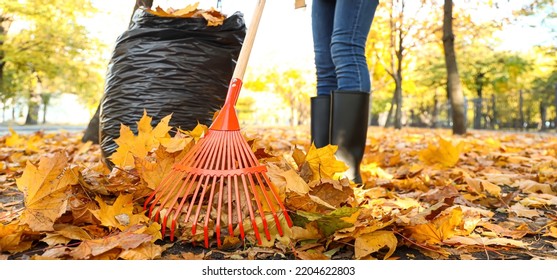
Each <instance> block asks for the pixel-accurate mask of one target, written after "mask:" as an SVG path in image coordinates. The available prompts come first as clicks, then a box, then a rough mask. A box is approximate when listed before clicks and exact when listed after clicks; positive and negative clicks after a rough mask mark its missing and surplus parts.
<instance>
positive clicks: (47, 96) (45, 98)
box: [41, 93, 52, 124]
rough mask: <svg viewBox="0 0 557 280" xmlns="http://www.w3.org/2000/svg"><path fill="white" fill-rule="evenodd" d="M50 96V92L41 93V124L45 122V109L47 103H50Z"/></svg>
mask: <svg viewBox="0 0 557 280" xmlns="http://www.w3.org/2000/svg"><path fill="white" fill-rule="evenodd" d="M51 97H52V94H50V93H44V94H41V101H42V103H43V124H45V123H46V111H47V108H48V105H49V104H50V98H51Z"/></svg>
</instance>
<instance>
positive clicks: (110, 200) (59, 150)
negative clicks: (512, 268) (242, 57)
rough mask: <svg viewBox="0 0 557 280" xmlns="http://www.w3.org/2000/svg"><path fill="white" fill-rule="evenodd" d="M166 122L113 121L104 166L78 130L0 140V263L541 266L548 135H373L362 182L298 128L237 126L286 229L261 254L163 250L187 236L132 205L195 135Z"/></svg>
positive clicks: (555, 194)
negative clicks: (528, 261) (428, 261)
mask: <svg viewBox="0 0 557 280" xmlns="http://www.w3.org/2000/svg"><path fill="white" fill-rule="evenodd" d="M171 117H172V116H167V117H165V118H164V119H162V121H161V122H160V123H158V124H155V125H154V127H153V126H152V124H151V121H152V119H151V117H149V116H148V115H146V114H145V115H144V116H143V117H142V118H141V119H140V120H138V132H137V133H134V132H132V131H131V130H130V128H129V127H127V126H124V125H122V127H121V131H120V135H121V136H120V138H119V139H117V140H116V143H117V144H118V146H119V148H118V150H117V151H116V152H115V153H114V154H113V155H112V156H111V158H110V160H111V161H112V162H113V163H114V164H115V165H116V168H114V169H113V170H112V171H110V170H108V169H107V167H106V166H105V165H104V164H103V163H102V161H101V159H100V151H99V147H98V146H97V145H91V143H81V141H80V137H81V135H80V134H75V133H67V132H61V133H57V134H45V133H43V132H36V133H34V134H30V135H20V134H17V133H16V132H15V131H11V133H10V134H9V135H6V136H3V137H2V138H0V143H1V148H0V221H1V222H2V223H1V224H0V251H1V253H0V259H2V258H3V259H7V258H23V256H26V257H29V258H32V259H161V258H162V259H184V258H185V259H212V258H229V259H265V258H269V257H273V256H274V257H276V256H279V257H281V258H297V259H400V258H404V259H408V258H410V259H412V258H433V259H486V258H500V259H505V258H555V254H554V252H555V251H554V250H551V248H555V247H556V246H557V240H556V239H557V214H556V212H555V211H556V206H557V189H556V186H557V185H556V180H557V172H556V169H557V139H555V137H552V136H551V135H545V134H525V133H495V132H474V133H469V134H467V135H465V136H462V137H457V136H452V135H450V132H449V131H446V130H421V129H403V130H390V129H381V128H376V127H372V128H370V130H369V134H368V140H367V146H366V154H365V157H364V161H363V163H362V168H361V169H362V173H363V174H362V175H363V179H364V181H365V184H364V185H363V186H358V185H355V184H352V183H351V182H349V181H348V180H346V179H344V178H342V176H341V174H342V172H343V171H344V170H346V165H345V164H344V163H343V162H340V161H338V160H337V159H336V158H335V156H334V153H335V151H336V147H335V146H326V147H324V148H320V149H317V148H315V146H312V145H310V143H309V135H308V133H307V131H306V128H305V127H301V128H299V129H292V128H290V127H288V128H284V129H281V128H252V129H250V130H247V131H245V135H246V136H245V137H246V139H247V140H248V143H250V145H251V146H252V148H253V151H254V153H255V154H256V156H257V157H258V158H259V160H260V161H261V162H262V163H263V164H264V165H266V166H267V169H268V175H269V177H270V179H271V180H272V182H273V183H274V185H275V186H276V187H277V188H278V189H279V191H280V195H281V197H282V198H283V199H284V203H285V206H286V207H287V209H288V210H289V213H290V215H291V217H292V219H293V220H294V226H293V227H292V228H287V227H286V226H285V227H284V228H287V230H286V231H285V234H284V236H280V235H279V234H278V233H277V232H272V239H271V240H270V241H268V240H266V239H264V240H263V241H264V242H263V244H262V246H256V245H255V244H256V242H255V237H254V234H253V231H251V232H250V231H248V232H247V236H246V240H245V244H244V246H242V243H241V241H240V240H239V239H238V238H232V237H227V238H226V239H225V240H224V242H223V247H222V248H219V249H218V250H212V249H216V247H215V246H216V245H215V244H214V242H213V244H212V248H210V249H209V250H203V251H202V253H197V254H194V253H193V251H192V250H190V251H188V250H186V249H184V250H182V251H179V250H176V249H174V250H170V249H171V248H173V246H178V245H180V244H182V245H183V244H190V245H191V246H190V247H189V248H192V247H195V246H200V243H196V242H195V241H199V240H200V239H199V236H190V235H189V232H191V231H189V230H188V229H190V227H191V223H185V222H183V221H182V222H181V223H180V224H179V232H180V234H179V235H178V236H177V237H178V241H177V242H176V243H170V242H168V238H166V239H165V238H163V236H161V227H162V226H163V225H161V224H159V223H156V222H153V221H151V220H149V219H148V218H147V216H146V215H145V213H144V211H143V207H142V203H143V201H144V199H145V197H146V196H147V195H148V194H149V193H150V192H152V190H153V189H154V188H155V186H157V185H158V183H159V182H160V180H161V179H162V178H163V177H164V175H165V174H167V173H168V172H169V170H170V168H171V167H172V165H173V164H174V163H175V162H176V161H178V160H179V159H180V158H182V157H183V156H184V154H185V152H186V151H187V150H189V149H190V148H191V147H192V146H193V145H195V143H196V142H197V141H198V140H199V139H200V138H201V137H203V135H204V133H205V131H206V129H207V128H206V127H204V126H202V125H199V126H198V127H196V128H195V129H194V130H193V131H181V130H179V129H176V128H172V127H170V126H169V125H168V122H169V120H170V118H171ZM171 135H174V136H171ZM283 222H284V221H283ZM245 227H246V229H248V228H250V227H251V226H250V225H249V223H247V224H245ZM192 242H193V243H192ZM182 245H180V246H182ZM197 252H199V250H198V251H197ZM551 252H553V253H551ZM217 255H218V257H217Z"/></svg>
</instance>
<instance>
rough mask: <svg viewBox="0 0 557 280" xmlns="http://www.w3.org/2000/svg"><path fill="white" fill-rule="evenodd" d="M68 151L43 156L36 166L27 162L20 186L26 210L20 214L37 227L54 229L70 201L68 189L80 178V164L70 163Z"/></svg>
mask: <svg viewBox="0 0 557 280" xmlns="http://www.w3.org/2000/svg"><path fill="white" fill-rule="evenodd" d="M68 162H69V158H68V157H67V156H66V154H65V153H62V152H60V153H56V154H54V155H49V156H43V157H41V159H40V161H39V166H38V167H36V166H35V165H33V164H32V163H30V162H28V163H27V165H26V166H25V170H24V171H23V175H22V176H21V178H19V179H16V183H17V187H18V189H19V190H20V191H22V192H23V195H24V202H25V210H24V211H23V214H22V216H21V218H20V222H21V224H27V225H29V227H30V228H31V229H32V230H35V231H52V230H54V229H53V225H54V222H55V221H56V219H58V218H59V217H60V216H62V214H64V212H66V206H67V204H68V194H67V192H66V191H67V190H68V189H69V187H70V186H71V185H73V184H76V183H77V182H78V177H77V173H78V171H77V170H75V169H77V168H70V167H69V166H68Z"/></svg>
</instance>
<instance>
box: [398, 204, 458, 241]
mask: <svg viewBox="0 0 557 280" xmlns="http://www.w3.org/2000/svg"><path fill="white" fill-rule="evenodd" d="M462 224H463V214H462V209H461V208H460V207H455V208H453V209H452V210H451V212H450V213H447V214H442V215H440V216H438V217H437V218H435V219H434V220H433V221H430V222H428V223H425V224H419V225H415V226H410V227H408V228H409V230H410V231H411V233H412V237H413V238H414V239H416V241H418V242H421V243H428V244H440V243H443V241H444V240H446V239H449V238H451V237H453V236H455V235H463V234H467V233H468V232H467V231H466V230H464V229H462Z"/></svg>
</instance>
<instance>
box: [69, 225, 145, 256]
mask: <svg viewBox="0 0 557 280" xmlns="http://www.w3.org/2000/svg"><path fill="white" fill-rule="evenodd" d="M140 227H141V226H140V225H136V226H133V227H131V228H130V229H129V230H127V231H124V232H121V233H118V234H117V235H112V236H109V237H106V238H102V239H93V240H86V241H83V242H81V244H80V245H79V246H77V248H75V249H73V250H72V252H71V253H70V255H71V256H72V257H73V258H75V259H89V258H91V257H96V256H100V255H101V254H104V253H107V252H109V251H111V250H113V249H116V248H118V249H123V250H128V249H133V248H137V247H138V246H140V245H141V244H143V243H147V242H150V241H151V235H149V234H137V233H134V231H135V230H138V229H139V228H140Z"/></svg>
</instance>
